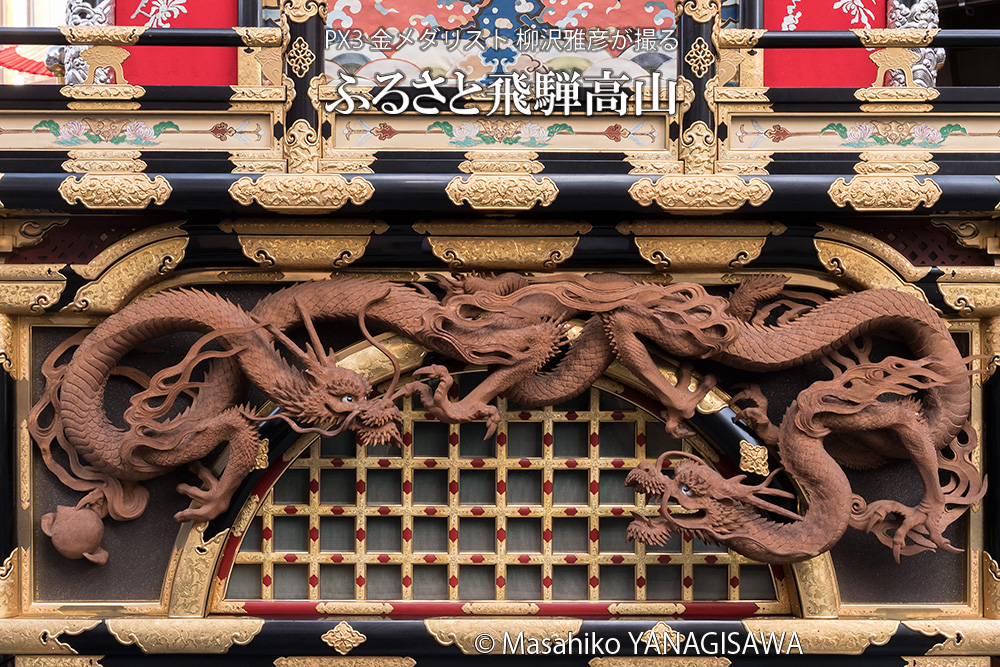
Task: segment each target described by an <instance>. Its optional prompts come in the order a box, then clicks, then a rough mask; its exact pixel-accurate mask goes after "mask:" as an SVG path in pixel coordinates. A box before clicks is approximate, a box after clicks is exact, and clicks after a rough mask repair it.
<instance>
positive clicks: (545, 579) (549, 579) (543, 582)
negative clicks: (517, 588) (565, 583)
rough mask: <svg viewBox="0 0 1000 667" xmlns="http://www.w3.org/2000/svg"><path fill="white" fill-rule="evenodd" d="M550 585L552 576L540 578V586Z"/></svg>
mask: <svg viewBox="0 0 1000 667" xmlns="http://www.w3.org/2000/svg"><path fill="white" fill-rule="evenodd" d="M551 585H552V577H545V578H544V579H542V586H545V588H548V587H549V586H551Z"/></svg>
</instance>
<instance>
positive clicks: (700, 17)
mask: <svg viewBox="0 0 1000 667" xmlns="http://www.w3.org/2000/svg"><path fill="white" fill-rule="evenodd" d="M721 11H722V9H721V6H720V4H719V0H687V1H686V2H684V3H678V4H677V16H678V18H679V17H680V16H681V14H686V15H688V16H690V17H691V18H693V19H694V20H695V21H697V22H698V23H708V22H709V21H711V20H712V19H714V18H715V17H716V16H718V15H719V14H720V13H721Z"/></svg>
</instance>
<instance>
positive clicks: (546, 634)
mask: <svg viewBox="0 0 1000 667" xmlns="http://www.w3.org/2000/svg"><path fill="white" fill-rule="evenodd" d="M536 609H537V607H536ZM424 627H425V628H426V629H427V633H428V634H430V636H431V637H433V638H434V641H436V642H437V643H438V644H440V645H441V646H452V645H454V646H457V647H458V649H459V650H460V651H461V652H462V653H463V654H465V655H503V637H504V633H505V632H506V633H509V634H510V635H512V636H517V635H519V634H523V635H524V639H525V641H526V642H528V641H531V640H538V641H541V640H543V639H556V638H566V637H567V636H569V635H571V634H573V635H575V634H577V633H578V632H580V628H581V627H583V621H582V620H581V619H568V618H524V619H520V618H512V619H505V620H504V622H503V628H502V630H500V629H498V627H497V624H496V622H492V621H488V620H485V619H470V618H428V619H425V620H424ZM484 634H485V635H487V636H488V637H489V638H491V639H492V641H490V642H485V643H484V641H483V640H482V639H480V637H482V636H483V635H484ZM484 648H488V649H489V650H486V651H483V650H482V649H484Z"/></svg>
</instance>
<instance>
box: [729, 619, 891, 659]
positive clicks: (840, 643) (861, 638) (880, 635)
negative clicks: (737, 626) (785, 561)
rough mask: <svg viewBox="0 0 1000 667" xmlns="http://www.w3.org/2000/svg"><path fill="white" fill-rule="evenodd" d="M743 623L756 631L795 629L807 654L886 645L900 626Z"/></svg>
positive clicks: (840, 621) (848, 622)
mask: <svg viewBox="0 0 1000 667" xmlns="http://www.w3.org/2000/svg"><path fill="white" fill-rule="evenodd" d="M743 627H744V628H745V629H746V631H747V632H752V633H754V634H757V633H759V632H763V633H764V634H765V635H766V634H768V633H770V632H774V633H777V634H779V635H780V634H781V633H782V632H784V633H787V635H791V634H792V633H793V632H794V633H796V634H797V635H798V638H799V643H800V644H801V645H802V652H803V653H804V654H807V655H811V654H824V655H861V654H862V653H864V651H865V649H867V648H868V647H869V646H885V645H886V644H887V643H888V642H889V640H890V639H892V637H893V635H895V634H896V631H897V630H898V629H899V621H874V620H848V619H831V620H825V619H824V620H820V619H814V620H805V619H795V618H789V619H778V618H775V619H769V618H748V619H746V620H744V621H743Z"/></svg>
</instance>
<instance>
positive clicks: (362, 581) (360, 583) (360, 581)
mask: <svg viewBox="0 0 1000 667" xmlns="http://www.w3.org/2000/svg"><path fill="white" fill-rule="evenodd" d="M354 583H356V584H357V585H358V586H364V585H365V578H364V577H362V576H361V575H358V578H357V579H355V580H354Z"/></svg>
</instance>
